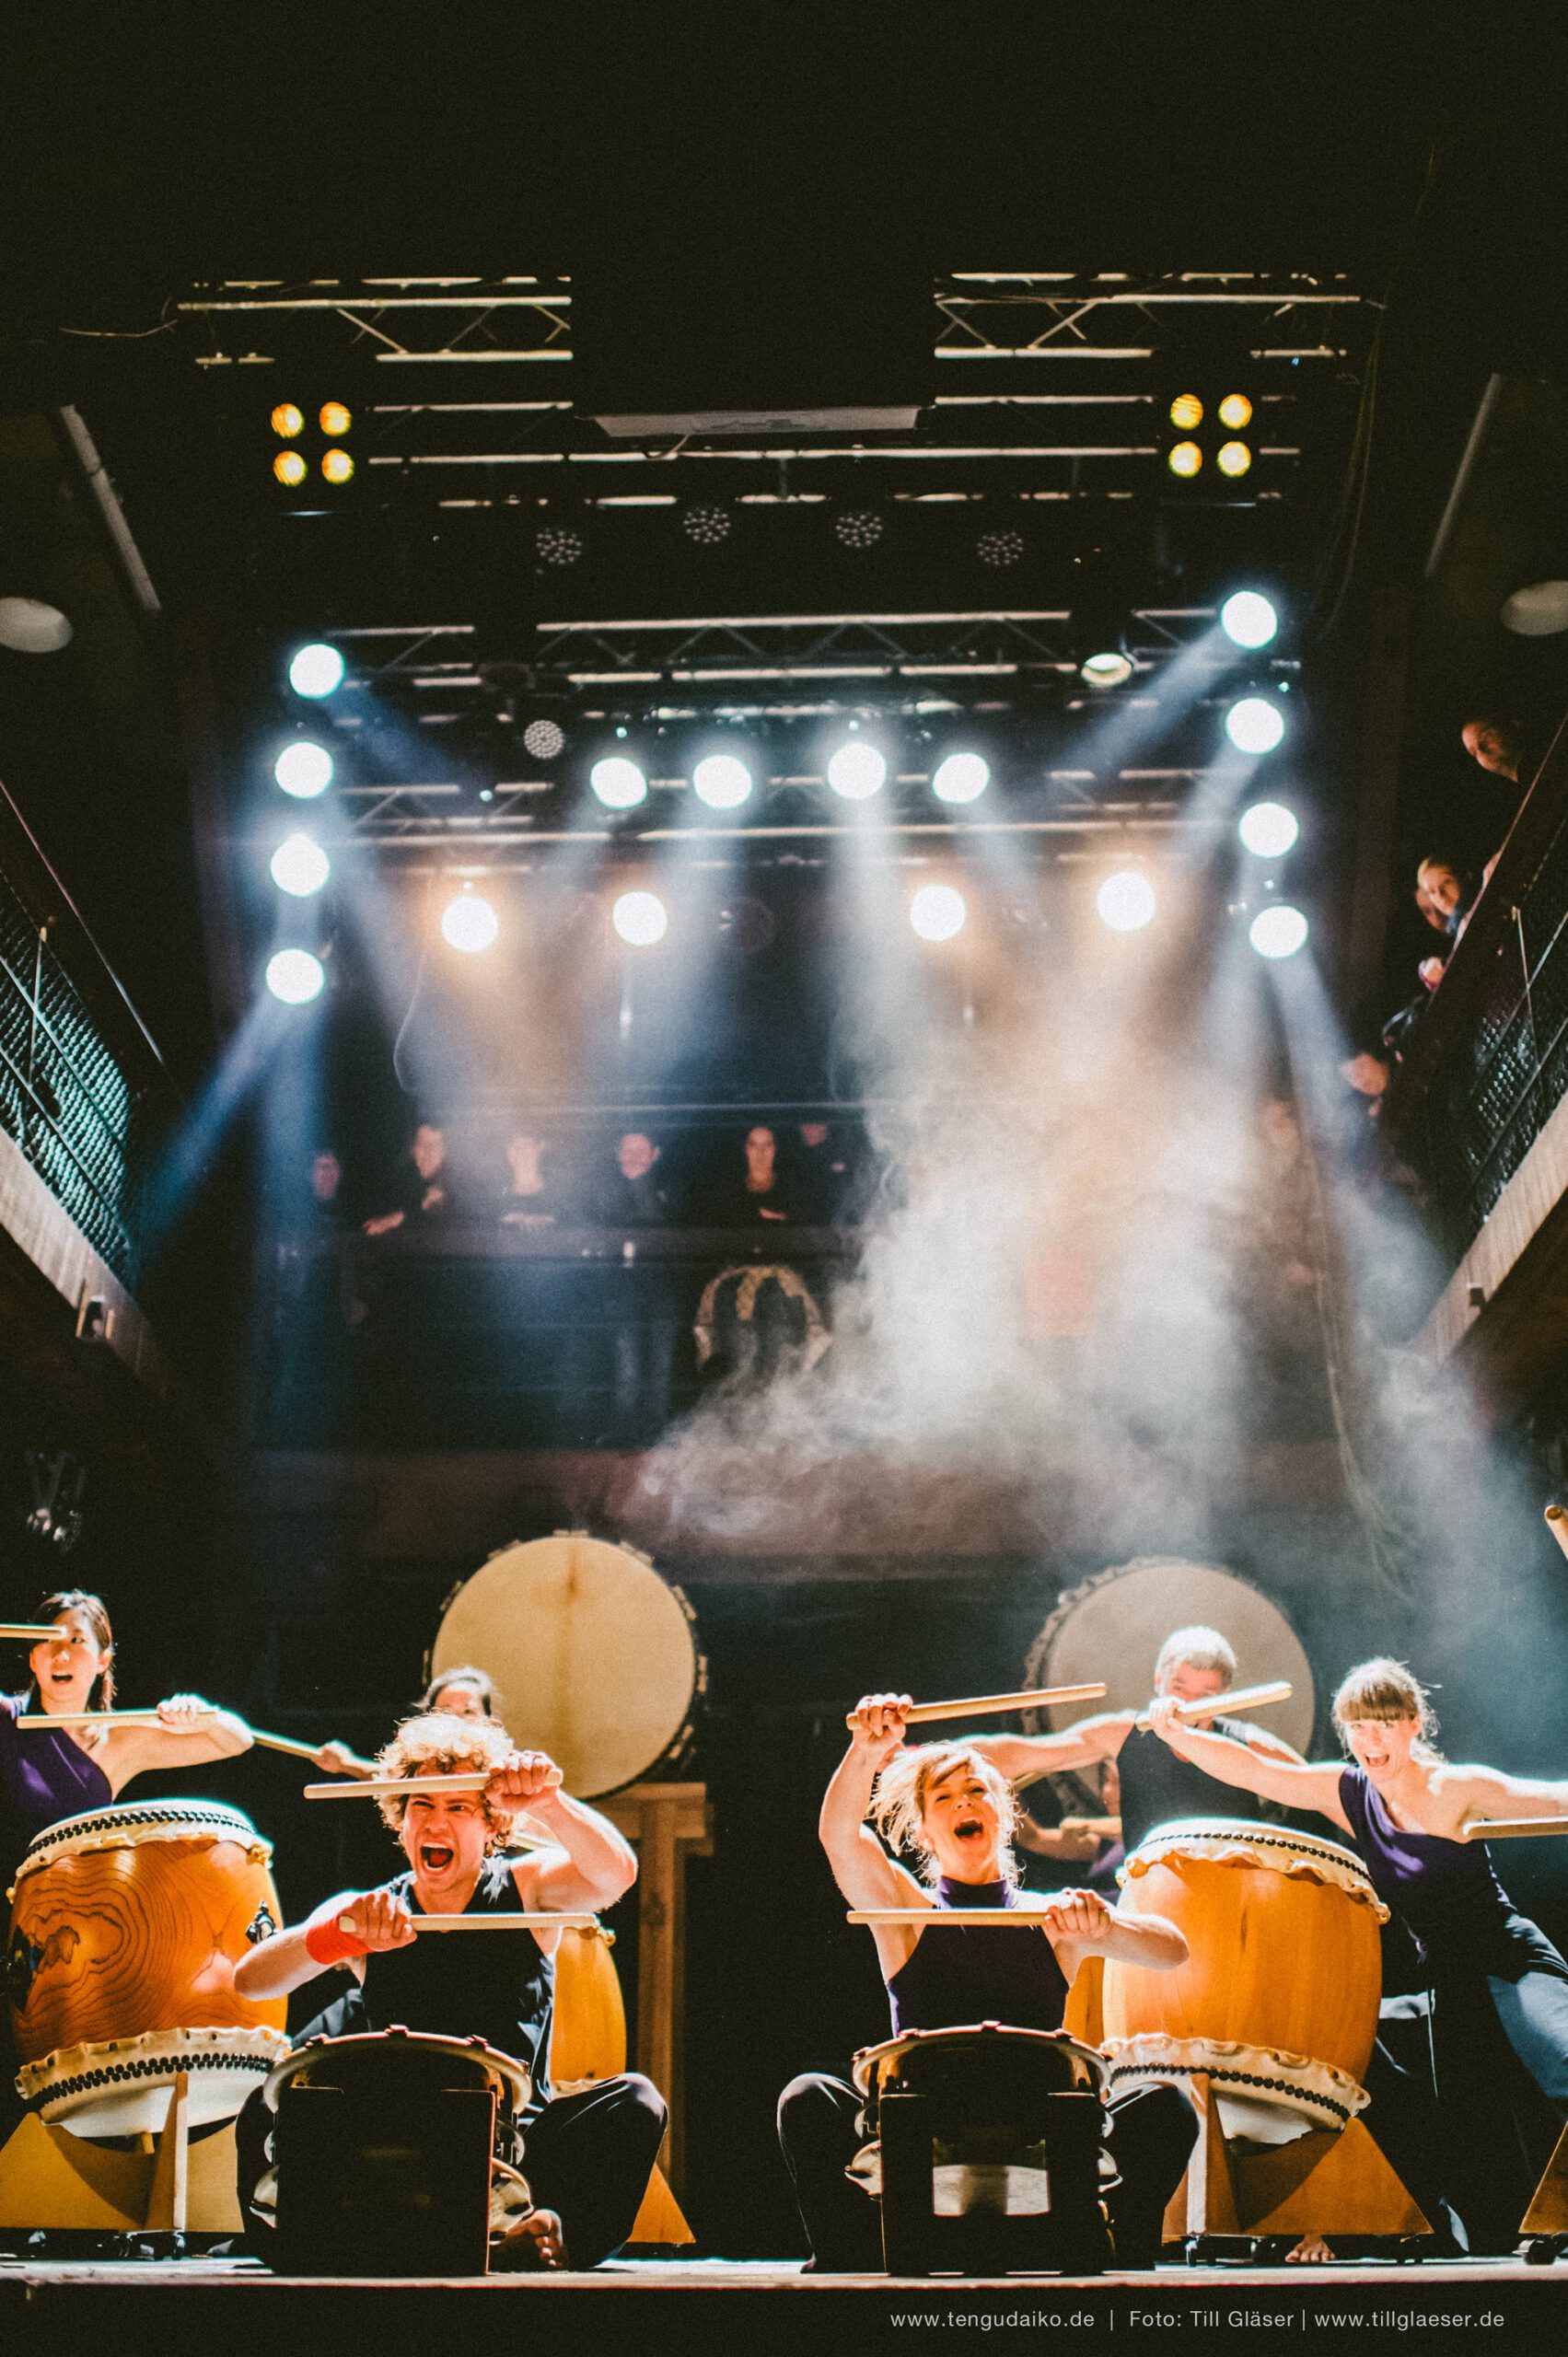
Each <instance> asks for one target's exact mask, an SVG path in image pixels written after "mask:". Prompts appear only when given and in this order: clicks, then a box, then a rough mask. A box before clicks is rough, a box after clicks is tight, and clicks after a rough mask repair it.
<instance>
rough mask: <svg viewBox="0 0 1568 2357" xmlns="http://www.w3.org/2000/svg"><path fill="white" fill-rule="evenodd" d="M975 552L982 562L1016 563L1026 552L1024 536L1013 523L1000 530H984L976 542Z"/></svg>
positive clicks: (997, 563)
mask: <svg viewBox="0 0 1568 2357" xmlns="http://www.w3.org/2000/svg"><path fill="white" fill-rule="evenodd" d="M974 552H975V554H976V556H977V557H979V559H980V561H981V564H994V565H1007V564H1016V563H1017V562H1018V559H1019V558H1020V557H1021V556H1022V555H1023V553H1024V536H1023V534H1022V532H1016V531H1014V529H1013V528H1012V526H1011V525H1004V526H1003V527H1002V528H1000V529H999V530H996V531H992V532H982V533H981V536H980V538H979V540H976V542H975V544H974Z"/></svg>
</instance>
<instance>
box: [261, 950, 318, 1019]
mask: <svg viewBox="0 0 1568 2357" xmlns="http://www.w3.org/2000/svg"><path fill="white" fill-rule="evenodd" d="M326 979H327V970H326V968H325V967H324V966H323V965H322V963H321V960H320V959H319V958H313V957H312V956H311V954H310V952H309V950H308V949H279V950H276V951H275V952H274V953H273V956H272V957H271V958H268V960H267V988H268V989H269V990H270V991H271V992H272V994H273V997H274V998H281V999H282V1001H283V1003H284V1004H285V1006H308V1005H309V1004H310V1002H311V1000H312V999H313V998H319V997H320V995H321V985H322V984H323V982H324V981H326Z"/></svg>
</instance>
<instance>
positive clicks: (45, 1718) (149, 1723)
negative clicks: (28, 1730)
mask: <svg viewBox="0 0 1568 2357" xmlns="http://www.w3.org/2000/svg"><path fill="white" fill-rule="evenodd" d="M162 1724H163V1722H162V1720H161V1719H160V1718H159V1717H158V1714H157V1712H156V1711H24V1713H22V1715H21V1717H20V1718H19V1719H18V1720H17V1725H18V1726H19V1727H156V1726H161V1725H162Z"/></svg>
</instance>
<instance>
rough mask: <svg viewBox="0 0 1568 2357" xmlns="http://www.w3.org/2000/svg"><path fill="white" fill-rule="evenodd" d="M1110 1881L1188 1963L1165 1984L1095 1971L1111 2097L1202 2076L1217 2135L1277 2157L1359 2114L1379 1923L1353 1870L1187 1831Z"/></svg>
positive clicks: (1346, 1859)
mask: <svg viewBox="0 0 1568 2357" xmlns="http://www.w3.org/2000/svg"><path fill="white" fill-rule="evenodd" d="M1121 1881H1122V1905H1123V1906H1124V1907H1125V1908H1127V1909H1128V1910H1129V1911H1130V1912H1132V1913H1133V1914H1143V1915H1161V1916H1164V1917H1165V1918H1166V1919H1167V1922H1172V1923H1174V1924H1175V1925H1176V1926H1177V1928H1178V1929H1179V1931H1180V1932H1182V1933H1184V1934H1185V1936H1186V1940H1187V1945H1188V1952H1189V1953H1188V1960H1187V1962H1186V1963H1185V1964H1184V1965H1183V1966H1181V1967H1180V1968H1179V1970H1177V1971H1175V1972H1144V1971H1138V1970H1135V1969H1133V1968H1132V1967H1130V1966H1127V1965H1125V1964H1119V1963H1115V1962H1108V1964H1107V1966H1106V1968H1105V1976H1104V1993H1103V2006H1104V2013H1103V2035H1104V2043H1105V2049H1106V2051H1107V2053H1108V2054H1109V2056H1110V2057H1111V2062H1112V2070H1111V2084H1112V2086H1113V2088H1117V2089H1122V2088H1125V2087H1127V2086H1129V2085H1132V2084H1137V2083H1139V2082H1141V2081H1149V2080H1170V2079H1175V2080H1177V2081H1178V2082H1180V2081H1181V2080H1183V2079H1191V2078H1192V2077H1194V2076H1197V2075H1199V2074H1202V2075H1204V2076H1206V2077H1207V2078H1208V2080H1209V2081H1210V2084H1211V2085H1212V2086H1213V2087H1214V2092H1215V2093H1216V2095H1218V2096H1220V2097H1221V2100H1222V2104H1223V2106H1224V2109H1225V2115H1226V2117H1227V2119H1229V2121H1230V2123H1231V2127H1230V2131H1228V2132H1246V2133H1248V2134H1250V2135H1252V2136H1254V2137H1258V2138H1260V2139H1261V2140H1262V2141H1264V2142H1276V2143H1277V2142H1286V2141H1288V2140H1289V2139H1290V2138H1291V2137H1292V2136H1294V2135H1296V2134H1299V2133H1301V2132H1302V2131H1304V2130H1306V2129H1307V2128H1311V2127H1330V2128H1334V2127H1342V2126H1343V2125H1344V2123H1345V2122H1346V2121H1347V2120H1348V2119H1352V2118H1353V2116H1354V2114H1355V2113H1356V2112H1358V2111H1359V2110H1361V2109H1362V2108H1363V2107H1364V2106H1365V2102H1366V2096H1365V2092H1364V2090H1363V2086H1362V2081H1363V2078H1364V2076H1365V2070H1366V2065H1367V2061H1368V2060H1369V2058H1370V2056H1371V2052H1372V2047H1373V2041H1374V2039H1375V2038H1376V2033H1377V2001H1378V1994H1379V1991H1380V1988H1381V1981H1382V1964H1381V1952H1380V1945H1379V1941H1378V1925H1379V1923H1380V1922H1382V1921H1384V1920H1385V1918H1386V1916H1387V1912H1388V1910H1387V1909H1386V1908H1384V1907H1383V1905H1382V1903H1381V1902H1380V1900H1379V1899H1378V1898H1377V1896H1376V1892H1375V1891H1374V1890H1373V1887H1372V1885H1371V1883H1370V1881H1369V1880H1368V1878H1367V1875H1366V1872H1365V1868H1364V1867H1363V1865H1362V1864H1361V1861H1360V1860H1359V1859H1358V1858H1357V1857H1355V1856H1354V1855H1353V1853H1352V1852H1350V1851H1348V1850H1344V1849H1342V1848H1341V1847H1340V1845H1339V1844H1338V1843H1337V1842H1333V1841H1321V1840H1317V1839H1316V1838H1315V1837H1314V1836H1312V1835H1309V1834H1299V1833H1295V1832H1290V1831H1287V1830H1285V1829H1283V1827H1278V1826H1272V1825H1252V1824H1247V1823H1244V1822H1240V1821H1235V1822H1233V1821H1231V1820H1229V1819H1221V1818H1197V1817H1194V1818H1188V1819H1184V1820H1182V1821H1180V1822H1179V1823H1174V1824H1170V1825H1163V1826H1160V1827H1157V1828H1156V1830H1155V1831H1154V1832H1153V1833H1152V1834H1151V1835H1150V1836H1149V1838H1148V1839H1147V1840H1145V1841H1144V1842H1143V1843H1141V1844H1140V1846H1139V1847H1138V1848H1137V1849H1136V1850H1134V1851H1133V1852H1132V1853H1131V1855H1130V1856H1129V1858H1128V1860H1127V1863H1126V1865H1125V1866H1124V1867H1123V1869H1122V1875H1121Z"/></svg>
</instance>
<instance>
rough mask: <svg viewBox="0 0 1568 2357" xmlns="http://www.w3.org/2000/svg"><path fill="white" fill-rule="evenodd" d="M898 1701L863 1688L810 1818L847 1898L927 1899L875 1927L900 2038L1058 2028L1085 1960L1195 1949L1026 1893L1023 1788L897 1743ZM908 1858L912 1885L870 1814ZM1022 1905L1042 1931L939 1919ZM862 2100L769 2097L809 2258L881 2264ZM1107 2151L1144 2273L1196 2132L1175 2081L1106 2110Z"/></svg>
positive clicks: (1144, 1920)
mask: <svg viewBox="0 0 1568 2357" xmlns="http://www.w3.org/2000/svg"><path fill="white" fill-rule="evenodd" d="M910 1708H911V1704H910V1701H909V1697H908V1696H907V1695H893V1694H882V1695H868V1696H867V1697H866V1698H865V1701H862V1702H861V1703H860V1704H859V1706H858V1708H857V1709H856V1712H855V1714H854V1732H853V1734H852V1736H851V1740H850V1747H849V1749H848V1751H847V1752H846V1753H845V1755H844V1757H843V1759H842V1760H841V1761H840V1763H839V1766H838V1768H837V1769H836V1770H835V1771H834V1774H833V1777H832V1780H831V1782H830V1784H829V1786H828V1790H827V1794H826V1795H825V1797H824V1799H823V1802H822V1813H821V1817H820V1820H819V1829H820V1832H821V1837H822V1846H823V1848H824V1849H825V1850H826V1851H827V1853H828V1859H829V1863H830V1865H831V1867H832V1870H833V1878H834V1880H835V1881H836V1882H837V1884H838V1886H839V1888H840V1889H841V1890H842V1893H843V1895H844V1897H845V1898H846V1899H847V1900H848V1901H849V1903H850V1905H851V1907H852V1908H855V1909H867V1910H873V1909H898V1910H909V1909H919V1910H922V1912H923V1911H924V1910H930V1917H931V1921H930V1924H929V1926H928V1925H927V1924H926V1923H925V1922H924V1921H921V1922H914V1923H908V1922H904V1923H877V1924H875V1925H873V1927H872V1937H873V1938H874V1939H875V1941H876V1943H877V1960H878V1962H879V1963H880V1965H881V1968H882V1978H883V1980H884V1981H885V1982H886V1984H887V1989H888V1999H889V2006H890V2008H891V2012H892V2019H893V2029H894V2032H895V2035H900V2034H902V2033H903V2032H905V2031H908V2030H917V2029H947V2028H955V2027H960V2026H968V2025H970V2024H972V2023H977V2022H994V2023H998V2024H1001V2025H1003V2026H1007V2027H1010V2028H1016V2029H1033V2030H1059V2029H1060V2028H1061V2027H1062V2022H1063V2012H1064V2009H1065V2007H1066V2003H1067V1992H1068V1990H1069V1988H1070V1987H1071V1985H1072V1980H1073V1976H1074V1973H1075V1972H1076V1970H1077V1968H1078V1966H1079V1965H1080V1963H1081V1962H1082V1961H1083V1959H1084V1958H1085V1957H1086V1956H1116V1957H1119V1958H1121V1960H1122V1961H1123V1962H1125V1963H1128V1964H1135V1965H1140V1966H1142V1967H1143V1968H1144V1969H1145V1970H1148V1971H1153V1972H1172V1971H1175V1970H1176V1969H1177V1968H1178V1967H1179V1966H1180V1965H1182V1964H1184V1963H1185V1962H1186V1960H1187V1943H1186V1941H1185V1940H1184V1939H1183V1938H1182V1935H1181V1933H1179V1931H1178V1930H1177V1929H1176V1927H1175V1925H1174V1924H1172V1923H1167V1922H1164V1921H1163V1919H1162V1918H1160V1917H1158V1916H1154V1915H1138V1916H1132V1915H1123V1914H1122V1913H1121V1911H1120V1910H1118V1909H1115V1908H1112V1907H1109V1906H1108V1905H1107V1904H1106V1902H1105V1900H1104V1899H1103V1898H1101V1897H1100V1896H1099V1894H1098V1892H1097V1891H1089V1890H1067V1891H1061V1892H1056V1893H1053V1894H1051V1898H1049V1899H1048V1900H1047V1899H1040V1900H1037V1899H1035V1898H1033V1897H1032V1896H1031V1897H1029V1898H1024V1897H1021V1896H1020V1894H1019V1892H1018V1889H1017V1880H1018V1872H1017V1864H1016V1860H1015V1858H1014V1855H1013V1850H1012V1840H1011V1836H1012V1829H1013V1825H1014V1820H1015V1816H1016V1807H1017V1802H1016V1795H1015V1794H1014V1792H1013V1788H1012V1786H1011V1785H1010V1784H1009V1782H1007V1779H1006V1777H1005V1775H1004V1774H1003V1773H1002V1772H1001V1771H1000V1770H999V1769H997V1768H996V1767H994V1766H993V1764H992V1762H991V1761H990V1760H989V1759H985V1758H984V1757H983V1755H982V1754H981V1752H980V1751H979V1750H978V1749H977V1748H976V1747H974V1746H973V1745H971V1744H964V1743H940V1744H935V1743H934V1744H922V1745H920V1746H918V1747H915V1748H913V1749H912V1750H908V1751H906V1750H905V1749H904V1747H903V1741H904V1726H905V1713H907V1712H908V1711H909V1709H910ZM867 1817H874V1820H875V1823H876V1825H877V1829H878V1831H879V1832H880V1833H881V1834H882V1835H883V1836H884V1837H885V1839H886V1840H887V1841H888V1842H889V1843H891V1844H893V1845H894V1846H895V1847H899V1848H903V1849H906V1850H908V1851H910V1852H912V1853H913V1854H914V1855H915V1857H916V1858H917V1860H918V1861H919V1863H920V1864H921V1867H922V1870H923V1877H924V1878H923V1880H917V1879H916V1877H915V1876H914V1875H912V1874H911V1873H910V1872H909V1871H908V1869H907V1868H906V1867H904V1866H902V1865H900V1864H899V1862H898V1860H897V1859H896V1858H895V1857H893V1856H892V1855H890V1854H889V1850H888V1849H887V1848H885V1847H884V1846H883V1841H882V1840H878V1839H877V1833H874V1832H873V1831H872V1829H871V1827H870V1826H869V1825H868V1824H867V1823H866V1819H867ZM954 1907H962V1908H972V1907H987V1908H989V1907H994V1908H999V1909H1008V1910H1016V1911H1028V1913H1029V1915H1030V1917H1031V1920H1035V1919H1038V1922H1039V1935H1038V1936H1036V1935H1035V1933H1034V1932H1033V1931H1032V1929H1031V1930H1029V1931H1022V1930H1020V1931H1017V1932H1011V1933H1006V1934H1005V1935H1002V1934H1000V1933H998V1932H993V1931H992V1930H991V1929H989V1928H988V1927H985V1926H981V1925H976V1926H974V1927H972V1928H970V1927H968V1926H965V1925H963V1924H956V1923H955V1924H944V1923H943V1922H942V1915H943V1912H944V1910H947V1909H949V1908H954ZM859 2110H860V2098H859V2096H857V2095H856V2094H855V2092H854V2088H853V2087H851V2086H850V2085H848V2084H846V2083H845V2082H844V2081H843V2080H842V2079H833V2078H829V2077H826V2076H824V2075H822V2074H820V2073H807V2075H805V2076H803V2077H801V2078H798V2079H796V2080H794V2081H792V2083H791V2084H790V2085H789V2086H787V2087H786V2088H785V2089H784V2095H783V2096H782V2097H781V2098H780V2102H779V2140H780V2142H781V2143H782V2144H783V2146H784V2159H785V2162H786V2163H787V2165H788V2167H789V2171H790V2175H791V2177H793V2178H794V2180H795V2193H796V2203H797V2205H798V2207H799V2210H800V2215H801V2221H802V2223H803V2224H804V2225H805V2228H806V2233H807V2240H808V2241H809V2243H810V2245H811V2250H812V2258H813V2262H814V2264H815V2266H816V2267H817V2268H818V2269H819V2270H822V2271H824V2272H826V2271H828V2270H833V2271H844V2272H858V2271H862V2270H866V2269H877V2268H878V2267H879V2266H880V2265H881V2249H880V2235H879V2221H878V2217H877V2208H876V2204H875V2202H874V2201H873V2200H872V2199H871V2197H870V2196H869V2195H868V2194H867V2193H865V2191H863V2190H862V2189H861V2188H860V2187H859V2185H858V2184H855V2183H854V2182H853V2181H852V2180H850V2179H849V2178H848V2177H846V2176H845V2174H844V2172H845V2169H846V2167H847V2165H848V2164H849V2163H850V2161H852V2160H853V2159H854V2154H855V2152H856V2150H857V2148H858V2145H859V2142H860V2138H859V2133H858V2125H857V2120H858V2114H859ZM1108 2131H1109V2150H1110V2153H1111V2156H1112V2158H1113V2160H1114V2161H1115V2164H1116V2168H1117V2172H1118V2176H1119V2179H1120V2182H1119V2184H1118V2186H1117V2188H1116V2190H1115V2191H1114V2192H1113V2194H1112V2195H1111V2197H1110V2200H1109V2211H1110V2218H1111V2232H1112V2237H1113V2240H1114V2243H1115V2252H1116V2263H1117V2265H1118V2266H1120V2267H1152V2266H1153V2265H1154V2264H1155V2261H1156V2257H1157V2255H1158V2251H1159V2240H1160V2227H1161V2222H1162V2220H1163V2218H1164V2214H1165V2206H1166V2203H1167V2200H1169V2198H1170V2196H1171V2194H1172V2193H1174V2191H1175V2190H1176V2188H1177V2187H1178V2185H1179V2183H1180V2182H1181V2175H1182V2171H1183V2170H1184V2169H1185V2167H1186V2165H1187V2157H1188V2154H1189V2153H1190V2152H1191V2148H1192V2143H1193V2140H1194V2138H1195V2136H1196V2134H1197V2125H1196V2122H1195V2120H1194V2119H1193V2116H1192V2110H1191V2106H1190V2104H1189V2103H1188V2101H1187V2099H1186V2097H1185V2096H1183V2095H1182V2094H1181V2092H1180V2090H1179V2088H1176V2087H1173V2086H1158V2087H1143V2088H1139V2089H1137V2090H1136V2091H1135V2092H1134V2093H1132V2095H1129V2096H1121V2097H1119V2098H1118V2099H1117V2101H1116V2102H1114V2103H1113V2104H1111V2105H1110V2106H1109V2107H1108Z"/></svg>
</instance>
